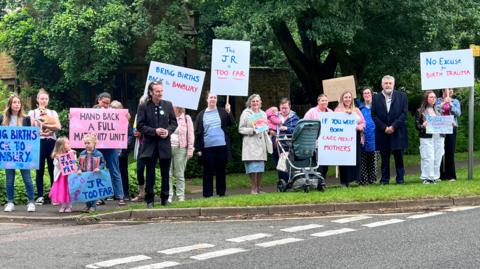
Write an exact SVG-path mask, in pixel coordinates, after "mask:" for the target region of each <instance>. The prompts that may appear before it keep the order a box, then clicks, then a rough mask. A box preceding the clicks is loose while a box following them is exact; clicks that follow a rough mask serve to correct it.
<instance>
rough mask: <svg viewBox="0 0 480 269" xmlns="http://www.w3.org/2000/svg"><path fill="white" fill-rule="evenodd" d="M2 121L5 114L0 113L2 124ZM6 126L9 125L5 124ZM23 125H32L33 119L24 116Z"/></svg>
mask: <svg viewBox="0 0 480 269" xmlns="http://www.w3.org/2000/svg"><path fill="white" fill-rule="evenodd" d="M2 122H3V115H0V125H2ZM5 126H8V125H5ZM22 126H32V121H31V120H30V117H29V116H25V117H23V121H22Z"/></svg>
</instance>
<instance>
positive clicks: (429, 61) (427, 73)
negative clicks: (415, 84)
mask: <svg viewBox="0 0 480 269" xmlns="http://www.w3.org/2000/svg"><path fill="white" fill-rule="evenodd" d="M420 72H421V78H422V90H433V89H443V88H459V87H473V84H474V61H473V53H472V50H471V49H465V50H446V51H434V52H422V53H420Z"/></svg>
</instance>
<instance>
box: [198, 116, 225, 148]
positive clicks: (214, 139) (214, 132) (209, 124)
mask: <svg viewBox="0 0 480 269" xmlns="http://www.w3.org/2000/svg"><path fill="white" fill-rule="evenodd" d="M203 129H204V133H203V141H204V147H205V148H211V147H217V146H225V145H226V142H225V133H224V132H223V130H222V121H221V120H220V114H219V113H218V109H214V110H210V111H208V110H206V111H205V113H204V114H203Z"/></svg>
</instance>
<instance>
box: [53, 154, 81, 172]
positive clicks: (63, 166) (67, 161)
mask: <svg viewBox="0 0 480 269" xmlns="http://www.w3.org/2000/svg"><path fill="white" fill-rule="evenodd" d="M57 158H58V163H59V164H60V171H61V172H62V174H64V175H70V174H73V173H76V172H77V170H78V166H77V154H76V153H75V152H74V151H71V152H68V153H65V154H62V155H59V156H58V157H57Z"/></svg>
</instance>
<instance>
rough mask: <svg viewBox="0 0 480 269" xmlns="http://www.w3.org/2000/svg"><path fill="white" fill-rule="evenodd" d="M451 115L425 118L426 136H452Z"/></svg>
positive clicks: (452, 120)
mask: <svg viewBox="0 0 480 269" xmlns="http://www.w3.org/2000/svg"><path fill="white" fill-rule="evenodd" d="M453 124H454V118H453V115H448V116H427V134H453Z"/></svg>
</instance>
